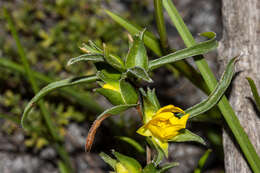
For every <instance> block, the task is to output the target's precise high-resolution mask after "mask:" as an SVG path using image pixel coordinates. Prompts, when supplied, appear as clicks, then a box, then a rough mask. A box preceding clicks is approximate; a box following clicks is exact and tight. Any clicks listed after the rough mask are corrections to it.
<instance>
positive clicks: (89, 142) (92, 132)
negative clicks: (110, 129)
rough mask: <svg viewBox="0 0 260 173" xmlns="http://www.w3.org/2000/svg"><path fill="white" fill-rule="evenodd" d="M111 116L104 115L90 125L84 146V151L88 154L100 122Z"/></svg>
mask: <svg viewBox="0 0 260 173" xmlns="http://www.w3.org/2000/svg"><path fill="white" fill-rule="evenodd" d="M110 115H111V114H105V115H104V116H102V117H101V118H99V119H96V120H95V121H94V123H93V124H92V126H91V128H90V129H89V132H88V136H87V139H86V144H85V151H87V152H89V151H90V150H91V146H92V144H93V141H94V138H95V135H96V132H97V129H98V128H99V126H100V125H101V123H102V121H103V120H105V119H106V118H107V117H109V116H110Z"/></svg>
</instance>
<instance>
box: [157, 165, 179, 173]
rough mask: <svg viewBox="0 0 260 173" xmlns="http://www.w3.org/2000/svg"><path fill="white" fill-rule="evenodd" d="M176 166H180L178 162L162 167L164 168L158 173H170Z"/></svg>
mask: <svg viewBox="0 0 260 173" xmlns="http://www.w3.org/2000/svg"><path fill="white" fill-rule="evenodd" d="M176 166H179V163H178V162H172V163H168V164H165V165H163V166H162V168H161V169H160V170H159V171H158V173H164V172H166V171H168V170H169V169H171V168H174V167H176Z"/></svg>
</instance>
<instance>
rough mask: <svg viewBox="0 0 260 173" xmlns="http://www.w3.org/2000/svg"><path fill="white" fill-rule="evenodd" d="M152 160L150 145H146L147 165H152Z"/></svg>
mask: <svg viewBox="0 0 260 173" xmlns="http://www.w3.org/2000/svg"><path fill="white" fill-rule="evenodd" d="M151 158H152V151H151V148H150V147H149V146H148V145H146V163H147V165H148V164H150V163H151Z"/></svg>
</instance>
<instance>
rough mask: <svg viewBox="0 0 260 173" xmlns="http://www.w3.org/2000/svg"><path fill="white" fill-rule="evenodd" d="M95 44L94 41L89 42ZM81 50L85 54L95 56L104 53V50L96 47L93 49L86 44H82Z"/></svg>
mask: <svg viewBox="0 0 260 173" xmlns="http://www.w3.org/2000/svg"><path fill="white" fill-rule="evenodd" d="M89 42H91V43H93V44H95V43H94V42H92V41H89ZM80 49H81V50H82V51H83V52H86V53H87V54H89V53H92V54H95V53H103V50H102V49H100V48H99V49H96V47H93V46H89V45H87V44H85V43H82V46H81V47H80Z"/></svg>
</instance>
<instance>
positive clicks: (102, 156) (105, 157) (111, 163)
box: [99, 152, 117, 170]
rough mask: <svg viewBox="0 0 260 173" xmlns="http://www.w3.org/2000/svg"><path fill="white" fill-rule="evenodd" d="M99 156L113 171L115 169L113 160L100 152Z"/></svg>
mask: <svg viewBox="0 0 260 173" xmlns="http://www.w3.org/2000/svg"><path fill="white" fill-rule="evenodd" d="M99 156H100V157H101V158H102V159H103V160H104V161H105V162H106V163H107V164H109V166H111V167H112V168H113V169H114V170H115V169H116V164H117V161H116V160H115V159H112V158H111V157H110V156H109V155H107V154H106V153H103V152H101V153H100V154H99Z"/></svg>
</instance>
